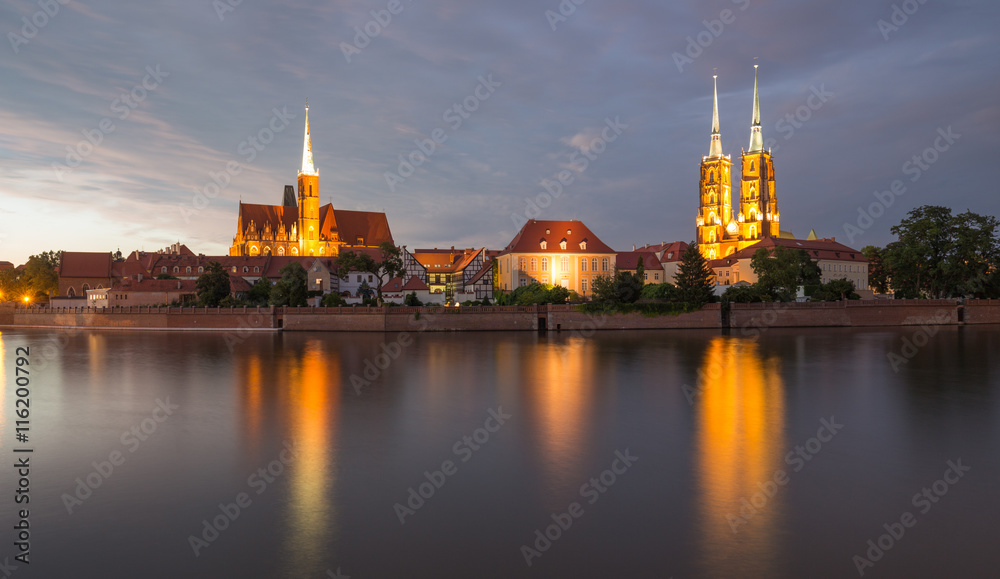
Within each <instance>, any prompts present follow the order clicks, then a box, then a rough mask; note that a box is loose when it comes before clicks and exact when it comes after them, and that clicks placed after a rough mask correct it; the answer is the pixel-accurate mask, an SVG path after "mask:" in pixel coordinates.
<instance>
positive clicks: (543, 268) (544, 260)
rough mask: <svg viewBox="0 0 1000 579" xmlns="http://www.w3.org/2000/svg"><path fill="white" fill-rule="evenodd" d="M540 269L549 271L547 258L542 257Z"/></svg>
mask: <svg viewBox="0 0 1000 579" xmlns="http://www.w3.org/2000/svg"><path fill="white" fill-rule="evenodd" d="M542 271H549V258H547V257H543V258H542Z"/></svg>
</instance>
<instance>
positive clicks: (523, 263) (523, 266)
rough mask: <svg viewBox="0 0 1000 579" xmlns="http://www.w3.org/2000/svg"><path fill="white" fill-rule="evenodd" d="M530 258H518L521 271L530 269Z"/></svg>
mask: <svg viewBox="0 0 1000 579" xmlns="http://www.w3.org/2000/svg"><path fill="white" fill-rule="evenodd" d="M527 264H528V260H527V259H526V258H523V257H522V258H520V259H518V260H517V266H518V267H519V268H521V271H526V270H527V269H528V265H527Z"/></svg>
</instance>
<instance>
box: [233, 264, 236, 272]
mask: <svg viewBox="0 0 1000 579" xmlns="http://www.w3.org/2000/svg"><path fill="white" fill-rule="evenodd" d="M233 273H236V266H235V265H234V266H233Z"/></svg>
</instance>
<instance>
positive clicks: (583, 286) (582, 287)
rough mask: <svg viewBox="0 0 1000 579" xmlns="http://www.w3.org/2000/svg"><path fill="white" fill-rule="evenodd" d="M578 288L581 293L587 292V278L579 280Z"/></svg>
mask: <svg viewBox="0 0 1000 579" xmlns="http://www.w3.org/2000/svg"><path fill="white" fill-rule="evenodd" d="M580 290H581V291H583V293H587V278H583V279H581V280H580Z"/></svg>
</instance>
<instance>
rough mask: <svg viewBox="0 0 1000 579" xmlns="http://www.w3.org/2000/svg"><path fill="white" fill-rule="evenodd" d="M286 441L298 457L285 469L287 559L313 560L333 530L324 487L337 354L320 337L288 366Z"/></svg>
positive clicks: (331, 476) (328, 476) (331, 459)
mask: <svg viewBox="0 0 1000 579" xmlns="http://www.w3.org/2000/svg"><path fill="white" fill-rule="evenodd" d="M288 374H289V378H290V381H289V389H288V395H289V398H290V400H289V402H290V404H289V405H288V407H289V408H290V412H291V413H292V416H291V420H290V423H291V425H292V426H291V428H292V433H291V437H290V438H291V440H290V441H289V442H292V443H293V444H294V445H295V447H296V448H297V450H298V457H297V458H296V459H295V462H294V463H293V464H292V465H291V467H290V469H289V476H290V477H291V482H290V494H291V496H290V505H289V524H290V529H289V534H288V538H287V542H286V549H285V550H286V552H287V553H288V555H289V559H290V560H291V561H294V562H296V563H298V564H303V565H305V567H306V568H308V567H309V566H311V565H316V564H319V562H320V561H322V560H323V558H324V556H325V555H326V548H327V545H328V544H329V543H330V542H331V538H332V534H333V533H334V531H335V530H336V513H335V512H334V507H333V503H332V502H331V500H330V497H331V496H332V493H331V492H330V489H331V488H332V487H333V485H334V484H335V483H336V465H335V462H336V450H335V449H336V444H335V443H336V441H335V432H336V431H335V430H334V429H332V428H331V425H332V424H335V423H336V421H337V418H338V414H339V405H340V383H339V380H340V355H339V353H338V352H337V351H336V350H327V349H326V348H325V343H324V342H322V341H320V340H310V341H309V342H307V343H306V345H305V348H304V351H303V354H302V358H301V360H299V361H298V362H297V363H294V364H293V367H291V368H289V372H288Z"/></svg>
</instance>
